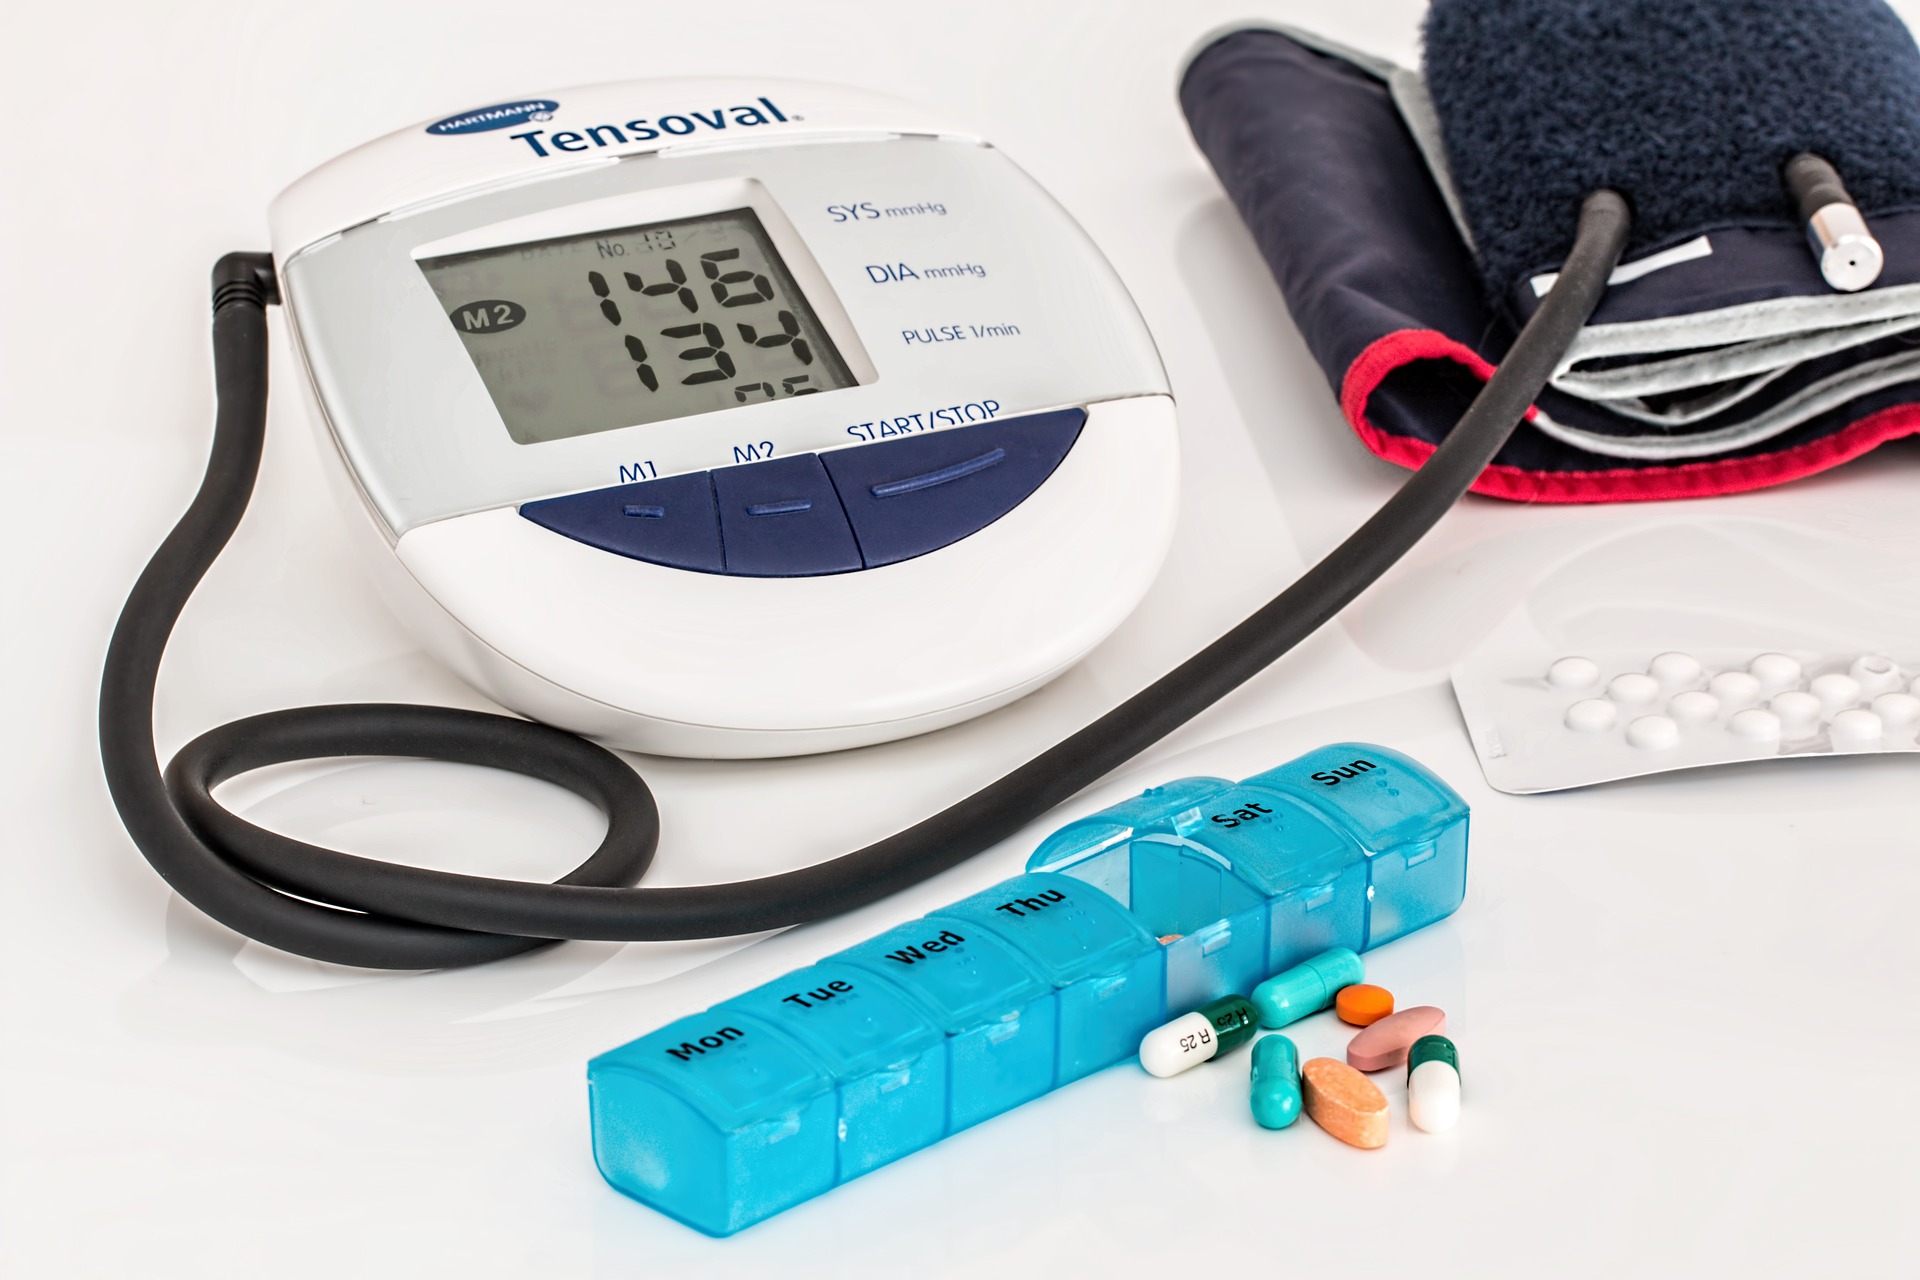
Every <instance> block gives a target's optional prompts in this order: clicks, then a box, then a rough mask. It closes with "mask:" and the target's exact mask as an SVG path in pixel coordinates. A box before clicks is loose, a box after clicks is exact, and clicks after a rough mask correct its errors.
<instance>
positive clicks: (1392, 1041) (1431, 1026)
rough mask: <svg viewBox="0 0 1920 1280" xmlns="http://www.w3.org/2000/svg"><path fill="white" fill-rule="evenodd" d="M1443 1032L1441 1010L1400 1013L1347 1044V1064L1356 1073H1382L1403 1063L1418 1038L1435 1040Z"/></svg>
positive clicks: (1423, 1008) (1416, 1009)
mask: <svg viewBox="0 0 1920 1280" xmlns="http://www.w3.org/2000/svg"><path fill="white" fill-rule="evenodd" d="M1446 1029H1447V1015H1446V1011H1445V1010H1443V1009H1438V1008H1435V1007H1434V1006H1433V1005H1430V1004H1423V1005H1417V1006H1415V1007H1414V1008H1411V1009H1402V1010H1401V1011H1400V1012H1398V1013H1396V1014H1392V1015H1390V1016H1388V1017H1385V1018H1382V1019H1380V1021H1378V1022H1376V1023H1374V1024H1373V1025H1372V1026H1370V1027H1368V1028H1366V1029H1365V1030H1363V1031H1362V1032H1361V1033H1360V1034H1359V1035H1357V1036H1355V1037H1354V1038H1353V1039H1351V1040H1349V1041H1348V1042H1347V1064H1348V1065H1349V1066H1351V1067H1354V1068H1355V1069H1357V1070H1360V1071H1385V1070H1386V1069H1387V1068H1389V1067H1397V1066H1400V1065H1401V1064H1403V1063H1404V1062H1406V1060H1407V1050H1408V1049H1411V1048H1412V1047H1413V1042H1414V1041H1415V1040H1418V1039H1419V1038H1420V1037H1421V1036H1436V1035H1439V1034H1440V1033H1441V1032H1443V1031H1445V1030H1446Z"/></svg>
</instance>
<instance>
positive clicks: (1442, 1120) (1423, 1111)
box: [1407, 1036, 1460, 1133]
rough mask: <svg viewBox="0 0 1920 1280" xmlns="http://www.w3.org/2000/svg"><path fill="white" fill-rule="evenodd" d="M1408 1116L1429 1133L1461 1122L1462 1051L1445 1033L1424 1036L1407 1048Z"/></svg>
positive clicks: (1443, 1130) (1414, 1124)
mask: <svg viewBox="0 0 1920 1280" xmlns="http://www.w3.org/2000/svg"><path fill="white" fill-rule="evenodd" d="M1407 1118H1408V1119H1409V1120H1412V1121H1413V1126H1414V1128H1416V1129H1420V1130H1422V1131H1424V1132H1426V1133H1445V1132H1446V1131H1447V1130H1449V1129H1451V1128H1453V1126H1454V1125H1455V1124H1457V1123H1459V1121H1460V1053H1459V1051H1458V1050H1457V1049H1455V1048H1454V1047H1453V1041H1451V1040H1449V1039H1447V1038H1446V1037H1445V1036H1421V1037H1420V1038H1419V1039H1418V1040H1415V1041H1414V1042H1413V1047H1412V1048H1411V1049H1409V1050H1407Z"/></svg>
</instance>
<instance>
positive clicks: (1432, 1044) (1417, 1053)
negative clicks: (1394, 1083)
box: [1407, 1036, 1460, 1076]
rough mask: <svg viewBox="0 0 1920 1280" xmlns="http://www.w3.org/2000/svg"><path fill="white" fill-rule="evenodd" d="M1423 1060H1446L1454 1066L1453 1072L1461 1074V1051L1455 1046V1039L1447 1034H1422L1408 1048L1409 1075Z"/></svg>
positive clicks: (1445, 1061)
mask: <svg viewBox="0 0 1920 1280" xmlns="http://www.w3.org/2000/svg"><path fill="white" fill-rule="evenodd" d="M1423 1062H1444V1063H1446V1064H1447V1065H1448V1066H1450V1067H1452V1068H1453V1074H1455V1075H1459V1074H1460V1051H1459V1050H1458V1049H1456V1048H1454V1047H1453V1041H1451V1040H1449V1039H1447V1038H1446V1037H1445V1036H1421V1037H1420V1038H1419V1039H1418V1040H1415V1041H1414V1042H1413V1046H1412V1047H1411V1048H1409V1049H1408V1050H1407V1075H1408V1076H1412V1075H1413V1069H1414V1068H1415V1067H1417V1066H1419V1065H1420V1064H1421V1063H1423Z"/></svg>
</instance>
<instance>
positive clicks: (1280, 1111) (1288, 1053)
mask: <svg viewBox="0 0 1920 1280" xmlns="http://www.w3.org/2000/svg"><path fill="white" fill-rule="evenodd" d="M1251 1101H1252V1103H1253V1118H1254V1119H1255V1120H1257V1121H1259V1122H1260V1126H1261V1128H1263V1129H1284V1128H1286V1127H1287V1126H1288V1125H1290V1124H1292V1123H1293V1122H1294V1121H1295V1120H1296V1119H1298V1118H1299V1116H1300V1054H1299V1051H1298V1050H1296V1049H1295V1048H1294V1047H1293V1041H1291V1040H1289V1039H1287V1038H1286V1037H1285V1036H1263V1037H1262V1038H1261V1039H1259V1040H1257V1041H1255V1042H1254V1046H1253V1092H1252V1095H1251Z"/></svg>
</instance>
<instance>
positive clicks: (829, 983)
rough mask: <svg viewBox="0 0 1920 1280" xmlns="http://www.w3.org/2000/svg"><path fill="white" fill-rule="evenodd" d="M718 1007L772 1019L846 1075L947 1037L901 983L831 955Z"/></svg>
mask: <svg viewBox="0 0 1920 1280" xmlns="http://www.w3.org/2000/svg"><path fill="white" fill-rule="evenodd" d="M835 984H839V986H836V985H835ZM840 987H847V988H851V990H847V991H842V990H840ZM791 996H798V997H799V998H800V999H801V1000H805V1001H807V1004H806V1006H805V1007H802V1006H800V1005H797V1004H794V1003H793V1002H792V1001H791V1000H789V997H791ZM719 1008H720V1009H721V1010H731V1009H739V1010H742V1011H744V1012H746V1013H748V1014H751V1015H753V1016H755V1017H758V1018H763V1019H765V1020H766V1021H767V1022H770V1023H772V1024H773V1025H774V1026H775V1027H777V1028H779V1029H780V1030H781V1031H784V1032H786V1033H787V1034H789V1035H791V1036H793V1037H794V1038H795V1039H796V1040H798V1041H800V1042H801V1044H803V1045H805V1046H806V1047H807V1049H808V1050H809V1051H811V1052H812V1053H813V1054H814V1056H815V1057H817V1058H819V1059H820V1061H821V1062H822V1063H824V1064H825V1065H826V1067H827V1069H828V1070H829V1071H831V1072H833V1074H835V1075H836V1076H838V1077H839V1078H841V1079H843V1080H844V1079H849V1078H851V1077H853V1076H861V1075H866V1074H867V1073H868V1072H870V1071H879V1070H881V1069H883V1068H886V1067H891V1066H896V1065H898V1064H899V1063H902V1062H905V1061H907V1060H908V1059H910V1058H914V1057H918V1056H919V1055H920V1054H922V1053H924V1052H926V1051H927V1050H928V1049H929V1048H932V1047H933V1046H934V1045H937V1044H940V1043H941V1042H943V1041H944V1040H945V1039H946V1035H945V1033H943V1032H942V1031H941V1030H940V1028H939V1027H937V1026H935V1025H934V1023H933V1020H932V1019H931V1018H929V1017H928V1016H927V1015H926V1014H925V1013H924V1012H922V1011H921V1010H920V1009H919V1008H918V1007H917V1006H915V1005H914V1004H913V1002H912V1001H910V1000H908V999H907V997H906V996H905V995H904V994H903V993H902V992H901V991H900V989H899V988H898V987H896V986H894V985H893V984H892V983H890V982H888V981H886V980H885V979H883V978H878V977H875V976H874V975H873V974H871V973H868V972H867V971H866V970H864V969H856V968H854V967H853V966H851V965H844V964H834V963H833V962H831V961H827V962H823V963H821V964H816V965H813V966H812V967H810V968H806V969H801V970H798V971H796V972H794V973H789V974H787V975H785V976H784V977H780V978H776V979H774V980H773V981H772V982H769V983H767V984H766V985H765V986H761V987H755V988H754V989H753V990H752V991H749V992H747V993H746V994H745V995H739V996H735V997H734V998H733V999H731V1000H729V1001H727V1002H726V1003H725V1004H723V1005H721V1006H719Z"/></svg>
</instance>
